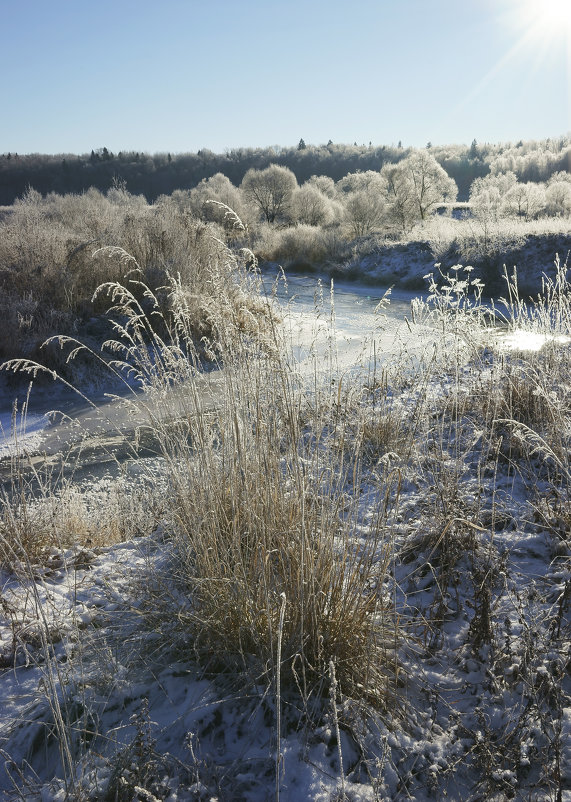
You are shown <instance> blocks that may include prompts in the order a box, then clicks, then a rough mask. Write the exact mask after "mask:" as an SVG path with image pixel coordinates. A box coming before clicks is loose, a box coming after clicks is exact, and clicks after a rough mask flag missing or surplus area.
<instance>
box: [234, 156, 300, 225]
mask: <svg viewBox="0 0 571 802" xmlns="http://www.w3.org/2000/svg"><path fill="white" fill-rule="evenodd" d="M241 188H242V190H243V192H244V195H245V197H246V198H247V200H249V201H250V202H251V203H252V204H253V205H254V206H256V207H257V208H258V209H259V211H260V212H261V213H262V214H263V216H264V218H265V219H266V220H267V222H268V223H274V222H275V221H276V220H277V219H280V218H284V217H287V215H288V214H289V211H290V204H291V200H292V196H293V193H294V191H295V190H296V189H297V180H296V177H295V175H294V174H293V172H292V171H291V170H289V169H288V168H287V167H281V166H280V165H279V164H270V166H269V167H266V169H265V170H255V169H254V168H251V169H250V170H248V172H247V173H246V175H245V176H244V179H243V180H242V184H241Z"/></svg>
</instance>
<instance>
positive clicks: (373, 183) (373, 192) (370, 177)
mask: <svg viewBox="0 0 571 802" xmlns="http://www.w3.org/2000/svg"><path fill="white" fill-rule="evenodd" d="M383 186H384V185H383V181H382V179H381V176H380V174H379V173H376V172H374V171H373V170H367V171H365V172H363V173H349V174H348V175H346V176H345V177H344V178H342V179H341V180H340V181H338V182H337V193H338V198H339V200H340V202H341V204H342V207H343V220H344V222H345V225H346V226H347V228H348V230H349V231H350V233H351V234H352V236H354V237H363V236H366V235H367V234H371V233H373V232H374V231H376V230H378V229H379V228H380V226H381V225H382V223H383V221H384V216H385V207H386V202H385V198H384V195H383Z"/></svg>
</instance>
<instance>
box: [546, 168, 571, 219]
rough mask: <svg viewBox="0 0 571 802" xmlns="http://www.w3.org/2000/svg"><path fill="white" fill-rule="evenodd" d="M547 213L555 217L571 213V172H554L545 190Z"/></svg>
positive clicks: (566, 215)
mask: <svg viewBox="0 0 571 802" xmlns="http://www.w3.org/2000/svg"><path fill="white" fill-rule="evenodd" d="M545 206H546V211H547V214H550V215H552V216H554V217H568V216H569V215H571V173H564V172H558V173H554V174H553V175H552V176H551V178H550V179H549V181H548V182H547V188H546V190H545Z"/></svg>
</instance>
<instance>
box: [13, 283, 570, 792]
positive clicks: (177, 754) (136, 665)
mask: <svg viewBox="0 0 571 802" xmlns="http://www.w3.org/2000/svg"><path fill="white" fill-rule="evenodd" d="M369 294H370V293H369ZM365 295H366V293H365ZM369 300H371V299H370V298H369ZM373 300H374V299H373ZM352 303H355V304H356V305H357V306H359V305H358V304H357V302H356V301H353V302H352ZM335 311H336V316H337V319H338V321H341V322H342V315H343V313H342V311H341V307H340V306H339V305H338V306H337V309H336V310H335ZM307 314H308V313H307V312H305V311H304V312H298V317H297V318H295V316H294V317H292V318H291V319H290V321H289V322H290V325H292V326H293V327H295V328H296V329H297V330H300V331H301V330H302V329H303V326H307V330H308V331H309V332H310V333H311V336H312V337H313V336H314V334H315V326H317V327H319V326H320V325H322V324H321V323H320V321H319V320H317V321H316V320H315V319H309V318H308V317H306V315H307ZM368 314H372V312H371V311H369V312H367V315H368ZM364 319H365V318H364ZM375 320H377V321H378V317H377V318H375ZM362 322H363V321H361V323H362ZM366 322H367V324H368V323H370V322H371V321H370V320H369V318H368V317H366ZM323 325H325V326H326V327H327V326H328V325H329V323H327V322H325V323H323ZM350 325H352V324H349V323H346V324H343V323H342V326H341V328H342V331H341V334H340V336H341V339H342V341H343V342H346V341H347V340H350V341H351V340H353V335H354V334H355V333H354V332H352V331H348V327H349V326H350ZM383 325H384V324H383ZM343 329H344V331H343ZM385 329H386V327H384V328H383V331H385ZM405 329H406V330H407V331H408V332H412V339H413V341H414V338H415V337H416V339H417V340H420V339H422V338H421V336H420V334H419V330H414V328H413V327H411V326H405ZM403 336H404V335H403ZM355 338H356V335H355ZM400 341H401V340H400V335H399V342H400ZM409 345H410V347H411V348H412V343H410V344H409ZM355 346H356V348H357V350H359V349H360V350H363V344H362V343H361V344H359V343H358V342H356V340H355ZM562 347H565V344H563V346H562ZM366 349H368V356H370V347H369V346H366ZM367 358H368V357H367ZM489 358H490V364H491V363H492V362H493V358H492V356H491V352H490V357H489ZM499 358H504V357H502V356H500V357H499ZM463 370H465V371H466V378H467V380H469V378H470V376H471V373H470V370H471V368H470V366H466V367H465V368H463ZM448 389H449V388H447V385H446V382H445V381H444V380H442V379H439V380H438V381H436V382H435V384H434V387H433V388H432V390H430V391H425V390H423V392H427V398H428V399H429V400H428V406H430V407H431V408H432V409H433V410H434V418H435V421H437V422H438V420H439V417H438V416H439V403H440V400H441V399H442V397H443V396H446V394H447V392H448ZM419 392H420V390H419V388H418V387H416V386H410V387H405V389H404V391H403V394H402V397H401V398H399V399H398V403H399V404H401V405H402V407H403V409H404V411H405V413H406V410H407V409H409V410H410V414H411V415H412V414H413V413H412V410H413V409H414V408H415V405H416V404H417V402H418V395H419ZM430 393H432V395H430ZM468 419H469V416H468ZM29 423H30V424H31V426H32V430H31V432H30V438H34V437H37V436H39V432H40V431H41V429H42V426H44V424H45V419H44V418H43V417H42V416H41V415H37V416H36V415H31V416H29ZM464 424H465V425H462V426H460V425H459V424H458V422H457V421H456V422H455V421H447V420H443V421H442V431H444V430H446V431H447V439H446V440H445V441H444V445H445V448H446V453H445V454H442V453H438V448H439V446H440V445H441V443H442V441H440V442H437V441H436V439H435V440H434V442H431V441H428V440H426V441H424V440H423V441H421V442H419V443H418V444H417V448H418V451H419V454H420V455H421V456H420V458H419V460H418V461H416V462H415V464H414V465H411V464H408V465H402V466H400V469H399V470H400V471H401V476H400V479H401V493H400V501H399V503H398V506H397V507H396V508H395V511H394V515H393V517H392V519H391V537H392V538H393V540H394V546H393V561H392V570H391V575H390V579H389V580H388V581H389V585H390V586H389V587H387V591H388V592H390V593H391V594H392V596H393V598H394V599H395V603H396V607H397V610H398V613H399V618H400V622H401V626H402V632H403V637H402V640H401V643H400V644H399V648H398V662H399V667H400V669H399V683H398V688H397V689H396V692H395V695H394V698H392V699H391V700H390V701H389V704H388V705H387V706H386V708H385V709H382V710H380V711H374V710H373V709H370V708H367V707H366V705H365V704H364V703H362V702H360V703H356V702H354V701H351V700H350V699H344V698H342V697H340V698H338V699H337V700H336V701H335V703H333V702H331V701H327V700H325V702H324V704H323V711H322V715H321V716H320V719H319V721H318V722H316V723H315V726H309V725H308V723H307V721H305V722H304V721H303V717H302V716H301V715H300V713H299V710H298V709H297V707H296V705H297V700H296V698H295V694H294V693H291V694H288V692H287V690H286V691H284V694H283V697H282V699H281V714H282V731H281V733H280V735H281V744H280V755H279V756H277V755H276V751H277V738H276V721H277V709H276V696H275V688H274V687H273V686H272V685H268V684H267V683H265V682H264V681H262V680H260V682H259V684H258V685H256V683H250V684H245V683H244V684H242V685H238V686H237V685H236V683H235V682H234V683H233V682H232V681H231V679H230V678H228V677H222V676H218V677H217V676H212V675H209V674H207V673H206V672H200V671H199V670H198V669H197V668H196V664H195V662H194V661H193V658H192V644H191V643H190V642H188V641H186V640H185V637H184V633H181V630H180V627H179V626H178V625H177V610H181V611H182V610H184V609H186V607H187V606H188V599H187V598H186V597H185V595H184V592H183V591H182V589H180V588H179V587H177V585H176V583H175V582H174V581H173V580H172V576H173V561H176V559H177V557H176V554H175V553H173V546H172V544H171V542H170V540H169V537H168V526H167V523H166V522H164V523H161V524H159V525H158V527H157V528H154V529H153V531H152V532H150V533H145V534H143V535H142V536H140V537H136V538H133V539H132V540H129V541H127V542H123V543H118V544H116V545H113V546H110V547H99V548H95V547H93V546H82V547H79V546H78V547H76V548H72V549H60V550H57V549H54V550H53V551H52V552H51V554H50V555H49V556H48V557H46V558H44V560H43V561H42V563H41V564H38V565H33V566H31V565H21V566H20V569H19V570H16V571H12V572H8V571H4V572H2V573H1V574H0V604H1V607H0V758H1V759H2V762H3V764H4V765H3V767H0V798H1V799H10V798H12V797H14V798H20V799H29V800H32V799H41V800H45V801H46V802H47V801H48V800H58V801H59V800H62V802H63V800H67V799H69V800H74V799H93V800H129V802H130V800H150V802H153V801H154V800H155V799H159V800H168V802H181V801H182V800H204V802H206V801H207V800H208V801H209V802H213V800H220V802H222V801H223V800H236V802H238V801H240V800H244V801H246V800H247V801H248V802H262V800H264V801H265V800H268V799H276V800H277V799H278V798H279V799H280V800H282V802H299V801H300V800H307V801H308V802H330V801H331V802H333V800H341V799H343V798H345V799H347V800H352V802H369V800H371V801H372V800H416V801H417V802H421V801H422V802H424V800H427V801H428V800H434V799H438V800H443V799H450V800H456V801H457V802H467V801H468V800H471V801H472V802H476V800H482V801H483V800H496V801H497V802H500V800H508V799H517V800H536V802H540V801H541V802H547V800H549V801H550V802H557V801H558V800H560V801H561V802H569V801H570V800H571V676H570V674H571V631H570V621H569V605H570V601H571V599H570V597H571V592H570V589H571V563H570V558H569V552H570V547H569V531H568V525H569V523H568V521H566V520H564V519H563V517H561V520H557V515H556V507H554V506H549V505H548V507H547V508H546V510H555V512H553V517H552V518H550V517H549V515H548V513H547V512H546V513H545V515H542V514H540V513H541V510H539V509H538V502H537V499H538V497H539V498H541V496H542V494H544V495H545V497H546V498H547V496H548V494H549V493H550V492H551V485H550V482H549V475H548V474H549V471H548V470H546V467H545V464H544V461H542V458H541V456H540V455H539V454H536V456H535V458H534V459H531V460H529V459H522V461H521V464H519V465H518V466H517V468H516V469H514V465H513V461H510V460H509V459H507V458H506V455H505V454H504V453H503V452H502V451H501V447H500V445H498V446H497V448H496V450H493V449H492V448H490V447H489V446H487V445H485V443H484V438H483V436H482V435H483V432H481V431H479V430H478V427H477V424H476V423H474V424H473V425H472V424H471V423H469V422H467V421H464ZM435 426H436V424H435ZM34 427H35V429H34ZM7 431H8V430H7ZM27 433H28V428H27V427H26V434H25V435H22V437H26V436H27ZM35 442H36V441H34V440H33V439H30V440H29V441H28V440H26V441H25V443H26V445H27V446H29V447H34V443H35ZM19 444H20V445H22V444H23V442H22V440H21V439H20V437H19ZM3 447H4V448H5V449H10V448H13V447H14V444H13V443H12V444H11V443H10V441H9V440H6V441H5V443H4V445H3ZM375 467H376V466H375V465H372V467H371V477H370V479H371V480H370V486H367V485H366V484H365V486H364V487H363V488H362V489H361V495H362V502H361V503H362V508H363V517H364V518H366V516H367V505H370V504H371V503H372V499H373V498H374V492H375V487H376V485H375V478H374V471H375ZM377 467H378V466H377ZM159 481H160V479H159V478H157V482H159ZM83 489H84V491H85V492H86V493H88V492H90V488H89V484H88V483H84V485H83ZM96 490H97V487H95V486H92V487H91V491H93V492H94V491H96ZM561 515H562V513H561ZM165 594H166V595H167V596H168V607H167V608H166V609H168V610H169V614H168V615H165V614H164V610H165V602H164V598H165ZM236 676H237V677H240V672H239V670H238V667H237V672H236ZM337 725H339V726H340V742H339V741H338V739H337ZM277 757H279V765H278V767H277V768H278V770H277V777H278V780H277V782H276V758H277ZM343 795H344V796H343Z"/></svg>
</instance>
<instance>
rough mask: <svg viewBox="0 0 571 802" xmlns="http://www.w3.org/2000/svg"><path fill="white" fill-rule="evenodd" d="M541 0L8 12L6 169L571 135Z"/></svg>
mask: <svg viewBox="0 0 571 802" xmlns="http://www.w3.org/2000/svg"><path fill="white" fill-rule="evenodd" d="M534 1H536V2H537V4H538V5H537V7H538V8H541V7H542V6H541V4H542V3H543V5H545V2H546V0H344V2H341V1H340V0H287V2H281V0H280V1H279V2H275V1H273V0H200V1H199V0H161V2H160V3H159V2H157V0H155V1H154V2H150V0H113V2H111V0H98V2H85V1H84V0H0V65H1V74H2V79H1V81H0V103H1V105H0V108H1V115H2V117H1V123H0V153H6V152H8V151H11V152H18V153H33V152H40V153H87V152H89V151H90V150H91V149H92V148H94V149H97V148H100V147H103V146H106V147H107V148H109V149H110V150H112V151H114V152H117V151H119V150H142V151H147V152H149V153H155V152H171V153H180V152H185V151H196V150H199V149H200V148H209V149H210V150H213V151H215V152H222V151H224V150H226V149H231V148H234V147H248V146H251V147H260V146H266V145H294V144H297V142H298V141H299V139H300V137H303V138H304V139H305V141H306V142H307V143H312V144H321V143H326V142H327V141H328V140H329V139H331V140H333V141H334V142H343V143H349V142H355V141H356V142H357V143H358V144H362V143H367V144H368V143H369V142H370V141H371V142H372V143H373V144H375V145H382V144H391V143H394V144H396V143H397V142H398V141H399V140H401V141H402V143H403V145H405V146H408V145H412V146H419V147H420V146H423V145H425V144H426V143H427V142H428V141H431V142H432V143H433V144H447V143H467V144H469V143H470V142H471V141H472V140H473V139H476V140H477V141H478V142H505V141H517V140H519V139H524V140H525V139H542V138H545V137H549V136H552V137H555V136H558V135H561V134H566V133H568V132H569V131H571V99H570V53H569V51H570V50H571V43H570V41H569V40H570V38H571V25H570V24H569V21H567V28H566V33H562V32H561V30H562V29H563V30H565V25H563V26H560V25H557V24H553V21H551V22H550V24H549V26H547V27H544V28H542V29H541V31H540V32H539V33H538V32H537V31H536V30H535V29H532V28H533V26H531V25H530V24H529V22H528V17H527V16H526V15H525V13H524V12H526V11H529V8H530V4H533V2H534ZM556 1H557V0H555V2H556ZM567 2H568V3H569V4H570V5H571V0H567Z"/></svg>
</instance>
